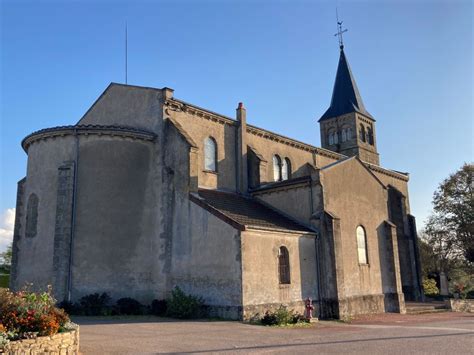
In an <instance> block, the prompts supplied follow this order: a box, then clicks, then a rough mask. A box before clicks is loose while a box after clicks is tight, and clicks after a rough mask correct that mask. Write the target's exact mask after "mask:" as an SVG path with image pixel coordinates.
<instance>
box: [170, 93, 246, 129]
mask: <svg viewBox="0 0 474 355" xmlns="http://www.w3.org/2000/svg"><path fill="white" fill-rule="evenodd" d="M164 105H165V107H166V109H168V110H171V111H177V112H186V113H190V114H192V115H195V116H198V117H201V118H204V119H206V120H209V121H214V122H218V123H221V124H228V125H231V126H234V125H237V121H235V120H233V119H232V118H230V117H227V116H224V115H221V114H218V113H215V112H212V111H209V110H206V109H203V108H201V107H199V106H196V105H192V104H189V103H187V102H184V101H181V100H178V99H175V98H172V99H169V100H166V101H165V103H164Z"/></svg>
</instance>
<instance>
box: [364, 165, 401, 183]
mask: <svg viewBox="0 0 474 355" xmlns="http://www.w3.org/2000/svg"><path fill="white" fill-rule="evenodd" d="M363 163H364V164H365V165H366V166H367V167H368V168H369V169H370V170H373V171H376V172H378V173H382V174H385V175H388V176H390V177H393V178H395V179H398V180H402V181H408V180H409V177H408V173H407V174H406V175H405V174H402V173H398V172H396V171H393V170H388V169H384V168H382V167H380V166H377V165H374V164H370V163H367V162H363Z"/></svg>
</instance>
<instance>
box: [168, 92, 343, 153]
mask: <svg viewBox="0 0 474 355" xmlns="http://www.w3.org/2000/svg"><path fill="white" fill-rule="evenodd" d="M165 107H167V109H169V110H171V111H177V112H187V113H190V114H192V115H196V116H198V117H202V118H204V119H208V120H210V121H214V122H219V123H222V124H228V125H231V126H236V125H238V122H237V121H236V120H234V119H232V118H230V117H227V116H224V115H221V114H218V113H215V112H212V111H209V110H206V109H204V108H201V107H198V106H196V105H192V104H189V103H187V102H184V101H181V100H178V99H175V98H172V99H169V100H166V101H165ZM247 133H250V134H254V135H256V136H260V137H263V138H266V139H269V140H272V141H275V142H278V143H283V144H286V145H289V146H292V147H295V148H297V149H301V150H305V151H308V152H312V153H317V154H319V155H323V156H326V157H329V158H333V159H341V158H345V156H344V155H342V154H338V153H335V152H332V151H330V150H327V149H324V148H319V147H315V146H312V145H310V144H306V143H303V142H300V141H297V140H295V139H292V138H288V137H285V136H282V135H281V134H277V133H274V132H271V131H268V130H266V129H263V128H259V127H255V126H252V125H249V124H248V125H247Z"/></svg>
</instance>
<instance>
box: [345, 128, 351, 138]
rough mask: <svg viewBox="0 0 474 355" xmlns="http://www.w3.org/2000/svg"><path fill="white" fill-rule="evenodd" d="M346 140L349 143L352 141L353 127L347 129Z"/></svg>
mask: <svg viewBox="0 0 474 355" xmlns="http://www.w3.org/2000/svg"><path fill="white" fill-rule="evenodd" d="M346 139H347V140H348V141H349V140H351V139H352V128H351V127H347V128H346Z"/></svg>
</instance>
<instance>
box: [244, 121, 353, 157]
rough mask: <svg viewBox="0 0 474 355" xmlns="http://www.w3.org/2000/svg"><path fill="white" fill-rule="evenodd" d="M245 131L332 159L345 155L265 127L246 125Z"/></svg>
mask: <svg viewBox="0 0 474 355" xmlns="http://www.w3.org/2000/svg"><path fill="white" fill-rule="evenodd" d="M247 133H250V134H253V135H256V136H259V137H262V138H265V139H269V140H272V141H275V142H278V143H283V144H286V145H289V146H291V147H294V148H297V149H301V150H304V151H307V152H311V153H316V154H319V155H322V156H326V157H329V158H333V159H342V158H345V157H346V156H345V155H342V154H339V153H335V152H332V151H330V150H327V149H324V148H319V147H315V146H312V145H310V144H307V143H303V142H300V141H297V140H295V139H292V138H288V137H285V136H282V135H281V134H277V133H274V132H271V131H267V130H266V129H263V128H259V127H255V126H252V125H247Z"/></svg>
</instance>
